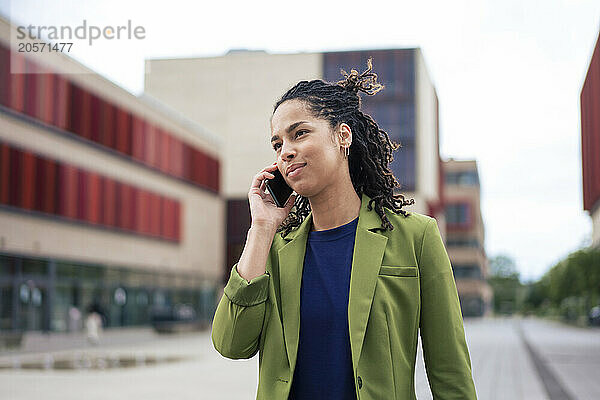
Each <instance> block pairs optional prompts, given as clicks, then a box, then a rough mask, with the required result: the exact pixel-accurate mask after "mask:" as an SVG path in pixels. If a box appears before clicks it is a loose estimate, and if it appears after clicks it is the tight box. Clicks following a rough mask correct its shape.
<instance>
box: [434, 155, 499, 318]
mask: <svg viewBox="0 0 600 400" xmlns="http://www.w3.org/2000/svg"><path fill="white" fill-rule="evenodd" d="M443 165H444V179H445V183H444V192H445V193H444V201H445V213H446V238H445V239H446V248H447V250H448V256H449V257H450V260H451V262H452V268H453V272H454V279H455V281H456V287H457V289H458V295H459V298H460V304H461V308H462V312H463V315H464V316H484V315H487V314H488V313H490V312H491V311H492V308H493V307H492V297H493V293H492V288H491V287H490V285H489V284H488V283H487V278H488V276H489V264H488V260H487V256H486V253H485V246H484V242H485V232H484V225H483V219H482V217H481V208H480V186H479V174H478V172H477V163H476V161H475V160H460V161H459V160H454V159H450V160H448V161H444V163H443Z"/></svg>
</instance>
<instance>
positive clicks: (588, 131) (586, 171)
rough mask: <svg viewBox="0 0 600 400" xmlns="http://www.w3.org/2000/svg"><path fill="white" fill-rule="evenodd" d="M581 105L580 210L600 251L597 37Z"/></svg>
mask: <svg viewBox="0 0 600 400" xmlns="http://www.w3.org/2000/svg"><path fill="white" fill-rule="evenodd" d="M580 101H581V103H580V106H581V161H582V172H583V209H584V210H586V211H587V212H588V213H589V214H590V217H591V218H592V245H593V246H596V247H600V35H599V36H598V39H597V41H596V46H595V48H594V52H593V55H592V59H591V61H590V66H589V68H588V71H587V74H586V77H585V81H584V83H583V88H582V89H581V98H580Z"/></svg>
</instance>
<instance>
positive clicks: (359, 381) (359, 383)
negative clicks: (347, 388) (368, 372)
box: [356, 376, 362, 389]
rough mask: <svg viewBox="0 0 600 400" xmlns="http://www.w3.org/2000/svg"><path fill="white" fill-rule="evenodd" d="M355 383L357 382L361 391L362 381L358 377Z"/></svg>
mask: <svg viewBox="0 0 600 400" xmlns="http://www.w3.org/2000/svg"><path fill="white" fill-rule="evenodd" d="M356 382H358V388H359V389H362V379H361V378H360V376H359V377H358V378H357V379H356Z"/></svg>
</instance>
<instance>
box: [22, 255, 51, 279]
mask: <svg viewBox="0 0 600 400" xmlns="http://www.w3.org/2000/svg"><path fill="white" fill-rule="evenodd" d="M47 267H48V261H46V260H40V259H31V258H24V259H23V275H46V273H47V269H48V268H47Z"/></svg>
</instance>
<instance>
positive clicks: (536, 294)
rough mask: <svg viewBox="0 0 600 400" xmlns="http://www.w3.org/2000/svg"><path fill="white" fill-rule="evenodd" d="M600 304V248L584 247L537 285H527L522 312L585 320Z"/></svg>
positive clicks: (544, 276)
mask: <svg viewBox="0 0 600 400" xmlns="http://www.w3.org/2000/svg"><path fill="white" fill-rule="evenodd" d="M599 302H600V249H598V248H593V247H586V248H583V249H580V250H577V251H575V252H573V253H571V254H569V255H568V256H567V257H566V258H564V259H563V260H561V261H559V262H558V263H556V264H555V265H554V266H553V267H552V268H550V269H549V270H548V271H547V272H546V273H545V274H544V275H543V276H542V277H541V278H540V279H539V280H538V281H537V282H533V283H531V284H529V285H527V295H526V298H525V302H524V305H523V311H524V312H533V313H535V314H537V315H555V316H561V317H562V318H564V319H567V320H570V321H579V322H581V321H582V320H585V318H586V315H587V313H588V312H589V310H590V309H591V308H592V307H593V306H595V305H597V304H598V303H599Z"/></svg>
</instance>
